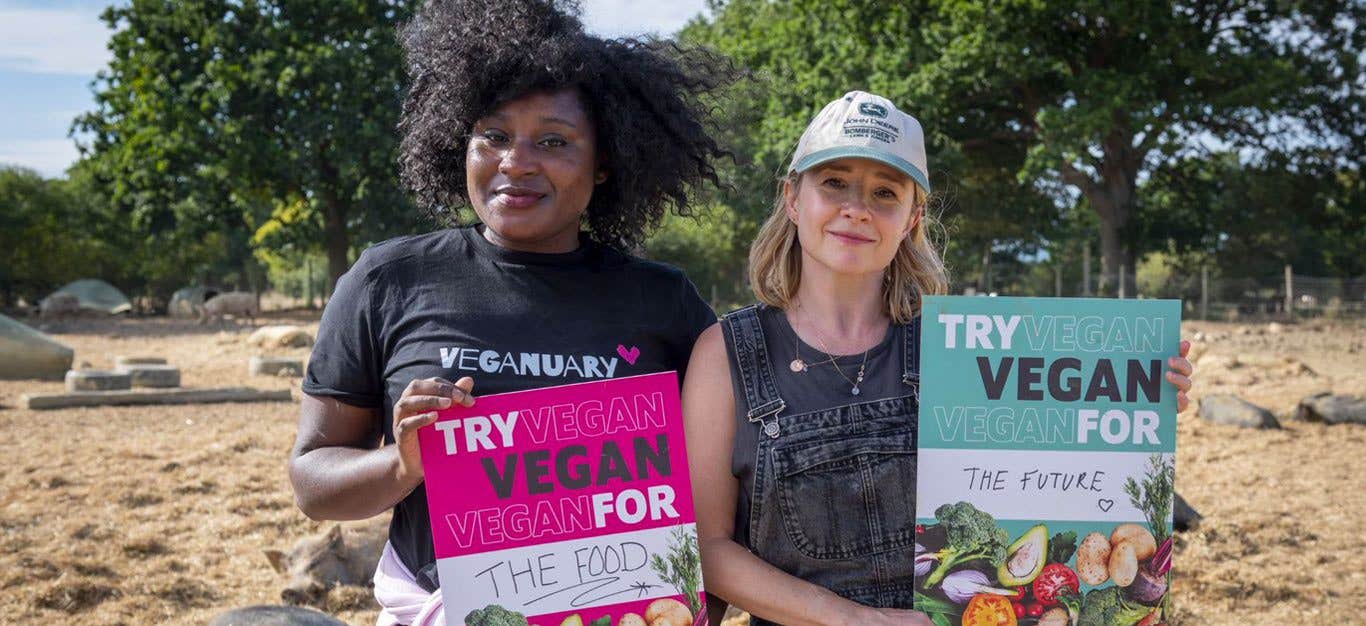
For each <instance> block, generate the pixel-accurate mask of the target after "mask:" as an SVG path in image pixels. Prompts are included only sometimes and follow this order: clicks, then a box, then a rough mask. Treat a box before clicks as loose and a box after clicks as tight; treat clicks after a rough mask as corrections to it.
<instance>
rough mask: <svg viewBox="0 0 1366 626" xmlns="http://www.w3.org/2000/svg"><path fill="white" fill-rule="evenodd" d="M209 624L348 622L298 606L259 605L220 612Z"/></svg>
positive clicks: (341, 625) (320, 625) (342, 625)
mask: <svg viewBox="0 0 1366 626" xmlns="http://www.w3.org/2000/svg"><path fill="white" fill-rule="evenodd" d="M209 626H346V622H343V621H341V620H339V619H336V618H334V617H331V616H329V615H325V614H323V613H319V612H317V611H314V610H312V609H301V608H299V607H297V606H268V605H258V606H249V607H244V608H240V609H233V610H231V611H227V612H225V613H219V614H218V616H217V617H214V618H213V621H211V622H209Z"/></svg>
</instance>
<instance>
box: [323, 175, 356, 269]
mask: <svg viewBox="0 0 1366 626" xmlns="http://www.w3.org/2000/svg"><path fill="white" fill-rule="evenodd" d="M322 197H323V242H324V243H323V245H324V247H326V248H327V276H328V285H330V286H331V287H332V288H333V289H336V287H337V280H338V279H340V278H341V276H342V274H345V273H346V270H347V268H348V267H349V266H350V258H349V254H348V253H349V252H350V250H351V239H350V236H349V234H348V233H347V232H346V205H344V204H343V203H342V201H341V200H340V199H339V198H337V196H336V194H335V193H333V192H332V191H331V190H327V191H325V192H323V193H322Z"/></svg>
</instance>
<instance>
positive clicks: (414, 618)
mask: <svg viewBox="0 0 1366 626" xmlns="http://www.w3.org/2000/svg"><path fill="white" fill-rule="evenodd" d="M375 600H377V601H379V606H380V608H381V610H380V613H379V619H377V620H375V626H401V625H406V626H446V611H445V608H446V607H445V605H444V604H443V603H442V601H441V590H440V589H437V590H436V591H433V592H430V593H428V592H427V590H426V589H423V588H422V587H421V586H420V585H418V584H417V577H415V576H413V573H412V572H411V571H408V566H406V565H404V564H403V561H401V560H399V558H398V553H396V552H394V547H393V546H392V545H390V544H389V542H387V541H386V542H384V554H383V555H381V556H380V558H379V565H378V566H376V567H375Z"/></svg>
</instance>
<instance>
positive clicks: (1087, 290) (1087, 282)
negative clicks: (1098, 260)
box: [1081, 241, 1091, 296]
mask: <svg viewBox="0 0 1366 626" xmlns="http://www.w3.org/2000/svg"><path fill="white" fill-rule="evenodd" d="M1081 295H1083V296H1089V295H1091V242H1090V241H1087V242H1085V244H1084V246H1083V247H1082V249H1081Z"/></svg>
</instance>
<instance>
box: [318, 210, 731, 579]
mask: <svg viewBox="0 0 1366 626" xmlns="http://www.w3.org/2000/svg"><path fill="white" fill-rule="evenodd" d="M480 228H482V227H465V228H456V229H451V230H444V231H440V232H435V233H430V234H425V235H416V236H410V237H400V238H397V239H391V240H389V241H385V242H383V243H380V244H377V245H375V246H373V247H371V248H370V249H368V250H366V251H365V253H364V254H362V255H361V257H360V259H358V260H357V261H356V264H355V265H354V266H353V267H352V268H351V269H350V271H348V272H347V273H346V274H345V275H343V276H342V277H341V280H339V281H338V282H337V289H336V292H335V293H334V294H333V295H332V299H331V300H330V301H329V302H328V303H327V308H326V309H325V310H324V311H323V317H322V325H321V327H320V328H319V329H318V341H317V344H316V345H315V346H314V347H313V354H312V357H311V358H310V360H309V363H308V373H307V375H306V376H305V378H304V383H303V391H304V392H305V393H308V394H310V395H315V396H330V397H333V398H336V399H338V400H341V401H342V402H345V403H347V404H351V405H355V406H361V407H371V408H377V409H380V410H378V411H376V419H378V420H379V421H380V424H379V425H378V429H382V430H383V432H384V442H385V443H391V442H393V440H394V436H393V406H394V402H395V401H397V400H398V398H399V396H400V395H401V394H402V393H403V390H404V388H405V387H407V385H408V383H409V382H410V381H412V380H413V379H415V378H430V377H433V376H439V377H442V378H445V379H447V380H450V381H455V380H457V379H459V378H461V377H463V376H470V377H472V378H474V394H475V396H476V397H477V396H480V395H489V394H495V393H503V392H508V391H521V390H525V389H535V388H539V387H549V386H553V385H565V384H570V383H577V382H584V381H590V380H601V379H605V378H619V377H622V376H634V375H638V374H649V373H654V372H663V371H669V370H676V371H678V372H679V374H680V378H681V375H682V372H683V370H684V369H685V368H686V366H687V361H688V356H689V355H690V354H691V352H692V346H693V342H694V341H695V340H696V339H697V336H698V335H699V334H701V333H702V331H703V330H705V329H706V328H707V326H709V325H711V324H712V323H713V322H715V321H716V317H715V314H714V313H713V312H712V310H711V308H710V306H708V305H707V303H706V301H704V300H703V299H702V298H701V296H699V295H698V293H697V288H696V287H695V286H693V284H692V282H691V281H689V280H688V279H687V277H686V276H684V275H683V272H681V271H679V270H678V269H676V268H673V267H670V266H668V265H664V264H662V263H655V262H651V261H646V260H643V259H639V258H636V257H632V256H629V255H626V254H624V253H622V252H620V251H618V250H615V249H613V248H610V247H607V246H603V245H601V244H598V243H595V242H593V241H592V240H590V239H588V238H587V237H586V236H582V237H581V238H580V239H581V245H580V246H579V248H578V249H577V250H575V251H573V252H569V253H564V254H536V253H527V252H518V251H514V250H508V249H505V248H501V247H499V246H496V245H494V244H492V243H490V242H489V241H488V240H486V239H485V238H484V236H483V235H482V234H481V231H480ZM378 429H377V430H378ZM389 541H390V543H392V544H393V546H394V550H395V551H396V552H397V553H398V555H399V558H401V559H402V560H403V562H404V564H405V565H407V566H408V569H409V570H411V571H412V572H414V573H416V574H417V579H418V583H419V584H421V585H422V586H423V587H424V588H426V589H427V590H428V591H433V590H435V589H436V588H437V583H436V565H435V562H436V555H435V552H434V550H433V547H432V531H431V526H430V522H429V519H428V514H427V493H426V490H425V489H424V488H423V487H422V486H419V487H418V488H417V489H416V490H414V491H413V492H412V493H411V494H409V495H408V497H406V498H404V499H403V501H402V502H400V503H399V504H398V505H397V506H396V507H395V508H394V517H393V521H392V522H391V524H390V526H389Z"/></svg>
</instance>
